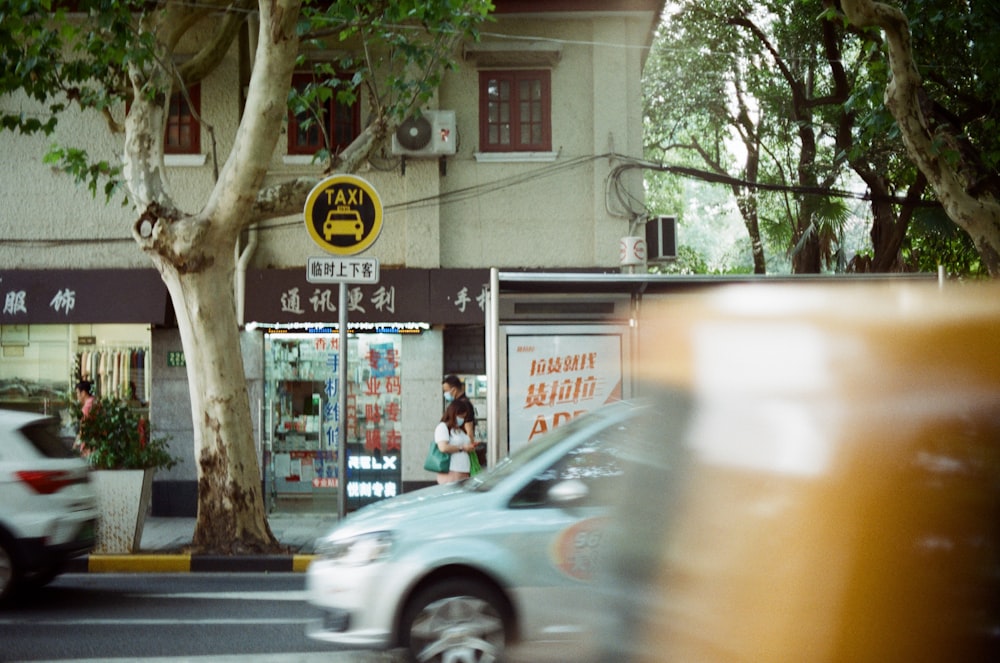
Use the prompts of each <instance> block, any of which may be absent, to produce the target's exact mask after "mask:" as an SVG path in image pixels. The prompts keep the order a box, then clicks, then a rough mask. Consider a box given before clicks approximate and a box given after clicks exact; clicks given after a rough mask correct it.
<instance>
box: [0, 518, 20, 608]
mask: <svg viewBox="0 0 1000 663" xmlns="http://www.w3.org/2000/svg"><path fill="white" fill-rule="evenodd" d="M16 580H17V565H16V562H15V561H14V548H13V546H12V545H11V544H10V542H9V541H7V539H5V538H4V536H3V535H2V533H0V603H3V602H4V601H5V600H7V599H8V598H10V595H11V593H12V592H13V591H14V585H15V584H17V583H16Z"/></svg>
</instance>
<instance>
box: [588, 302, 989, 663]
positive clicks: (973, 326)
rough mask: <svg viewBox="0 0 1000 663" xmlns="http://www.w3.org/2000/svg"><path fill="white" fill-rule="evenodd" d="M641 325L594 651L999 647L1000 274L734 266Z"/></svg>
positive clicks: (915, 656)
mask: <svg viewBox="0 0 1000 663" xmlns="http://www.w3.org/2000/svg"><path fill="white" fill-rule="evenodd" d="M640 334H641V342H640V354H641V360H640V361H639V362H637V366H636V371H637V372H638V373H639V381H640V384H641V385H642V386H643V387H644V388H643V391H644V393H646V394H647V395H649V394H655V398H656V400H657V401H658V402H659V403H660V404H661V406H660V407H659V408H658V411H659V416H661V417H663V419H664V421H663V422H662V425H661V426H660V427H659V429H658V431H659V432H658V433H657V435H656V436H654V437H650V438H649V439H646V440H642V441H640V442H639V448H638V449H637V450H636V452H635V453H636V454H637V455H638V456H639V457H645V458H648V462H644V463H642V465H641V469H640V476H639V478H638V479H637V480H634V481H630V482H629V483H628V490H627V491H626V493H625V494H623V496H622V499H621V502H620V504H619V512H618V517H617V518H615V519H614V523H615V525H614V526H613V531H612V537H613V538H612V540H613V541H614V546H613V548H612V552H611V553H610V559H609V560H608V564H607V565H606V578H605V579H606V580H607V584H606V589H607V592H608V593H607V597H606V598H607V603H608V604H610V605H608V606H607V607H608V609H607V610H606V615H611V616H612V617H610V623H608V624H605V625H604V626H603V631H602V632H603V634H604V636H605V637H603V638H602V640H603V643H604V644H603V648H604V649H605V651H604V652H603V653H602V655H601V658H602V660H615V661H633V662H643V663H646V662H654V661H655V662H657V663H659V662H661V661H681V662H683V663H698V662H700V661H712V662H720V663H721V662H725V663H728V662H737V661H740V662H742V661H747V662H750V661H753V662H764V663H782V662H787V663H793V662H794V663H802V662H804V661H808V662H810V663H817V662H842V663H860V662H872V663H875V662H877V663H886V662H890V661H898V662H900V663H904V662H905V663H914V662H918V661H936V662H937V661H940V662H949V663H950V662H958V661H963V662H965V661H998V660H1000V289H998V288H997V287H996V286H995V285H992V284H991V285H962V284H945V285H944V286H943V287H938V286H936V285H933V284H930V283H928V284H917V283H912V282H909V283H892V282H890V283H877V284H876V283H863V284H857V283H853V284H846V285H845V284H836V285H829V286H826V285H823V286H814V285H806V284H802V285H799V284H793V285H758V284H753V285H738V286H732V287H729V286H727V287H721V288H719V289H717V290H713V291H711V292H709V293H707V294H697V295H691V296H687V295H684V296H680V297H676V298H673V299H672V300H671V301H670V302H668V303H666V304H665V305H664V306H663V307H662V308H659V309H658V310H656V311H655V313H651V314H650V313H647V315H646V317H645V318H643V319H642V320H641V321H640Z"/></svg>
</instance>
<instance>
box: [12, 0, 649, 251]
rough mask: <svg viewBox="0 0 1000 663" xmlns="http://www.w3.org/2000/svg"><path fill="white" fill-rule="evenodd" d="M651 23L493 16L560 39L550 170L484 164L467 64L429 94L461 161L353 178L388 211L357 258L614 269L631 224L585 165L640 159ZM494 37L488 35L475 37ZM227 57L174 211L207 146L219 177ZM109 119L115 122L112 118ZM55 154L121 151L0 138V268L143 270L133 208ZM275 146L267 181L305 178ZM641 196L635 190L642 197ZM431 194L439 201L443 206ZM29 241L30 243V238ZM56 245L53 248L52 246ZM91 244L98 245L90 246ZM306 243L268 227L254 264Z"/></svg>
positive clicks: (97, 130)
mask: <svg viewBox="0 0 1000 663" xmlns="http://www.w3.org/2000/svg"><path fill="white" fill-rule="evenodd" d="M646 30H648V23H646V22H645V21H641V20H635V19H634V18H629V17H628V16H626V15H612V16H608V17H601V18H594V17H593V16H591V15H582V17H581V18H579V19H576V20H565V19H563V20H552V18H551V17H547V18H544V17H543V18H539V17H528V18H524V17H520V18H519V17H501V19H500V20H499V21H498V22H497V23H496V24H492V25H491V26H490V32H491V33H505V34H507V35H510V36H511V37H517V38H519V39H529V40H530V39H533V38H538V37H546V38H549V39H554V40H556V42H555V43H558V44H560V48H561V50H562V56H561V59H560V61H559V62H558V63H557V64H556V65H555V66H554V67H553V69H552V141H553V151H555V152H556V153H557V155H558V156H557V157H556V158H555V160H554V161H550V162H541V163H537V162H536V163H525V162H519V161H510V162H503V163H493V162H490V163H481V162H478V161H477V160H476V158H475V155H476V151H477V149H478V145H477V142H478V112H479V110H478V70H477V69H476V66H475V63H474V62H471V61H470V62H464V63H463V64H462V66H461V67H460V69H459V70H457V71H453V72H449V73H448V74H447V75H446V78H445V83H444V85H443V86H442V87H441V89H440V91H439V98H438V101H437V104H438V106H439V107H440V108H447V109H454V110H455V111H456V114H457V122H458V134H459V151H458V154H456V155H455V156H453V157H449V158H448V162H447V174H446V175H445V176H443V177H442V176H440V175H439V173H438V163H437V161H436V160H434V159H430V160H420V159H413V158H410V159H408V160H407V164H406V173H405V175H403V174H401V169H400V167H399V158H398V157H392V156H391V155H389V154H388V150H387V152H386V158H385V159H379V160H377V165H378V166H379V167H378V168H375V167H368V168H366V169H364V170H363V171H362V172H361V173H359V175H361V176H362V177H365V178H366V179H368V180H369V181H370V182H371V183H372V184H373V186H375V188H376V189H377V190H378V191H379V193H380V195H381V197H382V199H383V204H384V205H385V207H386V213H385V221H384V228H383V232H382V235H381V237H380V238H379V240H378V241H377V242H376V244H375V245H374V246H373V247H372V248H371V249H369V250H368V252H367V253H366V255H368V256H370V257H376V258H378V259H379V261H380V263H381V264H382V265H383V267H384V268H391V267H403V266H406V267H422V268H433V267H438V266H440V267H488V266H502V267H517V266H522V267H594V266H601V267H615V266H617V264H618V239H619V238H620V237H621V236H623V235H624V234H626V230H627V222H626V221H625V220H624V219H622V218H619V217H617V216H614V215H612V214H609V213H608V211H607V207H606V205H605V188H606V180H607V176H608V173H609V172H610V170H611V168H612V167H613V166H614V165H615V164H614V163H613V162H611V161H609V160H608V159H606V158H595V157H597V155H602V154H605V153H607V152H609V151H611V150H614V151H618V152H623V153H629V154H632V155H635V156H639V155H641V88H640V84H639V81H640V75H641V71H640V70H639V67H640V62H641V50H640V49H638V48H626V47H624V45H625V44H630V43H631V44H636V43H641V42H642V41H643V39H644V38H645V31H646ZM490 39H494V40H496V37H490V36H485V37H484V42H488V41H489V40H490ZM237 88H238V59H237V56H236V53H235V49H234V51H233V52H231V53H230V55H229V56H228V58H227V60H226V63H225V65H224V66H223V67H222V68H220V69H219V70H218V71H217V72H215V73H213V74H212V75H211V76H210V77H209V78H208V79H207V80H206V81H205V82H204V83H203V87H202V115H203V117H204V119H205V121H206V122H207V123H208V124H209V125H210V126H211V127H212V128H213V130H214V131H213V132H212V133H210V132H208V131H207V130H204V129H203V131H202V138H201V140H202V151H203V153H204V154H205V155H206V159H205V164H204V165H201V166H187V167H179V166H168V173H169V178H170V182H171V190H172V192H173V194H174V196H175V198H176V200H177V201H178V203H179V205H180V206H181V207H182V209H184V210H185V211H189V212H193V211H195V210H196V209H197V207H198V206H199V205H200V204H201V203H202V201H204V199H205V197H206V195H207V193H208V191H209V190H210V187H211V185H212V182H213V169H212V163H213V155H212V152H211V148H212V138H213V136H214V138H215V141H216V147H217V158H218V161H219V164H220V167H221V164H222V163H223V162H224V160H225V157H226V156H227V155H228V150H229V148H230V146H231V144H232V139H233V136H234V135H235V131H236V127H237V123H238V120H239V108H238V95H237V94H236V93H235V91H236V90H237ZM0 104H2V105H3V107H4V108H8V109H10V108H18V109H24V110H26V111H27V112H37V111H38V110H39V109H38V108H37V107H36V106H34V105H32V104H30V103H28V102H26V101H25V100H23V99H15V98H11V97H5V98H2V99H0ZM116 115H117V116H118V117H119V118H120V116H121V110H119V112H118V113H116ZM50 143H69V144H72V145H75V146H80V147H84V148H86V149H88V150H89V151H91V153H92V154H95V155H99V156H100V157H102V158H107V159H114V158H116V155H117V153H118V152H119V150H120V141H119V140H118V139H117V137H115V136H111V135H110V134H109V133H108V132H107V131H106V129H105V127H104V125H103V124H101V123H99V122H96V123H95V121H94V119H93V118H89V119H84V118H81V117H79V116H76V115H73V114H70V115H68V116H67V117H66V118H65V119H64V120H63V122H62V123H61V124H60V126H59V129H58V131H57V133H56V135H54V136H52V137H23V136H19V135H14V134H11V133H9V132H3V133H0V154H3V155H4V156H3V157H2V158H0V169H2V170H0V173H2V177H0V195H2V196H3V199H4V200H5V202H6V204H5V205H4V207H3V208H2V209H0V228H2V230H0V237H2V238H3V239H5V240H17V241H13V242H10V241H8V242H3V243H0V268H6V269H11V268H40V267H45V266H49V265H53V264H57V265H60V266H70V267H79V268H88V267H146V266H148V265H149V262H148V260H147V259H146V257H145V256H144V255H143V254H142V253H140V252H139V251H138V249H137V248H136V247H135V245H134V243H133V242H132V240H131V235H130V228H131V223H132V219H133V214H132V212H131V210H130V209H129V208H127V207H125V208H123V207H122V206H121V202H122V198H121V197H120V196H119V197H117V198H115V199H114V200H113V201H112V202H111V203H110V204H107V205H106V204H105V203H104V198H103V195H101V196H98V198H97V199H94V198H93V197H91V195H90V193H89V191H87V190H86V189H85V188H81V187H78V186H75V185H74V184H73V183H72V181H71V179H70V178H69V176H67V175H64V174H61V173H55V172H53V170H52V169H51V168H50V167H48V166H45V165H43V164H42V163H41V156H42V155H43V154H44V152H45V150H46V149H47V147H48V145H49V144H50ZM285 152H286V138H285V136H284V135H282V136H280V137H279V139H278V143H277V147H276V149H275V154H274V158H273V160H272V170H271V173H270V175H269V181H272V182H273V181H277V180H280V179H285V178H287V177H294V176H297V175H303V174H310V175H318V174H319V172H320V168H319V166H313V165H288V164H287V163H286V159H285V158H284V157H285ZM637 192H638V193H641V188H640V189H639V190H638V191H637ZM439 196H440V198H439ZM26 240H33V241H26ZM51 240H55V241H56V243H55V244H53V243H51V242H50V241H51ZM92 240H99V241H100V243H99V246H100V250H94V246H95V244H94V243H93V242H92ZM320 251H321V249H319V247H316V246H315V244H314V243H313V242H312V240H311V239H310V237H309V235H308V233H307V232H306V230H305V227H304V223H303V221H302V219H301V215H294V216H290V217H286V218H284V219H280V220H274V221H269V222H267V223H265V224H264V228H263V231H262V232H261V234H260V244H259V245H258V249H257V252H256V254H255V256H254V258H253V261H252V264H253V265H254V266H257V267H292V266H298V265H301V264H302V263H303V262H304V259H305V258H306V257H308V256H309V255H316V254H317V252H320Z"/></svg>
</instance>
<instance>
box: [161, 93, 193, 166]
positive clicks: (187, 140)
mask: <svg viewBox="0 0 1000 663" xmlns="http://www.w3.org/2000/svg"><path fill="white" fill-rule="evenodd" d="M200 113H201V86H200V85H198V84H197V83H196V84H194V85H192V86H190V87H188V89H187V95H185V94H183V93H182V92H174V93H173V94H172V95H171V96H170V107H169V109H168V111H167V129H166V133H165V135H164V137H163V152H164V154H199V153H201V127H200V126H199V124H198V116H199V115H200Z"/></svg>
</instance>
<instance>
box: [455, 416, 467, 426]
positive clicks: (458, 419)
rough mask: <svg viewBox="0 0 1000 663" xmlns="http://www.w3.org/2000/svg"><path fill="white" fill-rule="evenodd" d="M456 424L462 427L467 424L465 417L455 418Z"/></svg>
mask: <svg viewBox="0 0 1000 663" xmlns="http://www.w3.org/2000/svg"><path fill="white" fill-rule="evenodd" d="M455 423H456V424H458V425H459V426H461V425H462V424H464V423H465V417H455Z"/></svg>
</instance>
